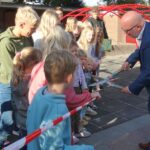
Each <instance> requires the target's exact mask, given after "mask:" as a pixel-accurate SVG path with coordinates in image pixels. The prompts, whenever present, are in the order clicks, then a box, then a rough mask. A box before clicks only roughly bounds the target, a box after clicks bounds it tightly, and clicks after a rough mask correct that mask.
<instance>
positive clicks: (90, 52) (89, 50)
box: [78, 27, 101, 72]
mask: <svg viewBox="0 0 150 150" xmlns="http://www.w3.org/2000/svg"><path fill="white" fill-rule="evenodd" d="M98 37H99V28H97V29H96V33H95V31H94V29H93V28H90V27H87V28H85V29H84V30H83V31H82V33H81V36H80V38H79V40H78V45H79V47H80V48H81V49H82V50H83V51H84V52H85V53H86V54H87V57H88V58H90V59H91V60H92V61H93V71H94V72H98V71H99V64H100V58H101V57H100V50H99V49H100V45H99V43H100V41H99V40H97V39H99V38H98Z"/></svg>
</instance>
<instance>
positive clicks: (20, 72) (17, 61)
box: [12, 47, 42, 86]
mask: <svg viewBox="0 0 150 150" xmlns="http://www.w3.org/2000/svg"><path fill="white" fill-rule="evenodd" d="M41 59H42V53H41V51H40V50H38V49H35V48H33V47H26V48H24V49H22V51H21V52H18V53H17V54H16V56H15V57H14V59H13V74H12V84H13V85H14V86H17V85H18V84H19V82H20V81H22V79H23V77H24V75H25V69H27V68H29V67H32V66H34V65H35V64H37V63H38V62H39V61H41Z"/></svg>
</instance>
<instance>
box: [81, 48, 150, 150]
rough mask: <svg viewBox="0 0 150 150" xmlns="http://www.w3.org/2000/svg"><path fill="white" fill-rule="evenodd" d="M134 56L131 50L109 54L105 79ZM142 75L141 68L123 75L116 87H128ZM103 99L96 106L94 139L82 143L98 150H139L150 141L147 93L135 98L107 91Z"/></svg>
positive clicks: (91, 127) (92, 128) (92, 125)
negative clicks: (131, 55) (131, 54)
mask: <svg viewBox="0 0 150 150" xmlns="http://www.w3.org/2000/svg"><path fill="white" fill-rule="evenodd" d="M130 53H131V50H129V49H127V50H126V51H124V50H122V51H121V50H120V51H118V50H115V51H111V52H109V53H107V55H106V56H105V58H104V59H103V62H102V65H101V77H103V78H105V77H106V76H108V75H109V74H110V73H111V72H114V71H116V70H118V69H119V67H120V66H121V64H122V63H123V61H124V60H125V59H126V58H127V57H128V55H129V54H130ZM138 73H139V64H137V65H136V66H135V68H134V69H132V70H130V71H127V72H122V73H120V74H119V75H118V76H117V78H118V80H117V81H115V83H117V84H119V85H122V86H125V85H128V84H129V83H130V82H132V81H133V80H134V79H135V78H136V76H137V75H138ZM101 95H102V99H101V101H97V102H96V104H97V106H98V107H99V109H98V110H97V112H98V115H96V116H95V117H92V120H91V121H90V123H89V124H88V125H87V128H88V130H90V131H91V132H92V133H93V135H92V136H91V137H90V138H87V139H82V140H81V143H89V144H93V145H95V148H96V150H130V149H131V150H138V147H137V144H138V142H140V141H147V140H150V117H149V115H148V111H147V93H146V91H145V90H143V91H142V93H141V94H140V95H139V96H134V95H126V94H124V93H121V92H120V90H119V89H116V88H113V87H106V88H104V90H102V91H101ZM147 131H148V132H147ZM148 136H149V139H148Z"/></svg>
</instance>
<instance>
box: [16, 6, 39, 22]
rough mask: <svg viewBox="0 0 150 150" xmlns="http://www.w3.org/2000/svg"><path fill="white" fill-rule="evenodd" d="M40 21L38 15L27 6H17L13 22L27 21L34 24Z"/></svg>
mask: <svg viewBox="0 0 150 150" xmlns="http://www.w3.org/2000/svg"><path fill="white" fill-rule="evenodd" d="M39 21H40V17H39V16H38V14H37V13H36V11H35V10H33V9H32V8H31V7H29V6H24V7H19V8H18V10H17V13H16V17H15V24H16V25H17V24H19V23H20V22H29V23H30V24H31V25H36V24H38V23H39Z"/></svg>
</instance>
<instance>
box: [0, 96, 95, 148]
mask: <svg viewBox="0 0 150 150" xmlns="http://www.w3.org/2000/svg"><path fill="white" fill-rule="evenodd" d="M92 101H95V99H92V100H91V101H90V102H87V103H85V104H83V105H82V106H79V107H77V108H75V109H73V110H71V111H70V112H68V113H66V114H64V115H63V116H61V117H59V118H57V119H55V120H53V121H48V122H46V123H45V124H43V126H42V127H41V128H39V129H37V130H35V131H34V132H32V133H31V134H29V135H27V136H26V137H23V138H21V139H20V140H18V141H16V142H14V143H12V144H10V145H8V146H7V147H4V148H3V149H2V150H19V149H20V148H22V147H23V146H25V145H27V144H28V143H30V142H31V141H32V140H34V139H35V138H37V137H38V136H39V135H41V134H42V133H43V132H44V131H46V130H48V129H50V128H52V127H54V126H55V125H57V124H58V123H60V122H62V121H63V120H65V119H67V118H68V117H70V116H72V115H74V114H75V113H77V112H78V111H79V110H81V109H82V108H83V107H85V106H86V105H88V104H89V103H91V102H92Z"/></svg>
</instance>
